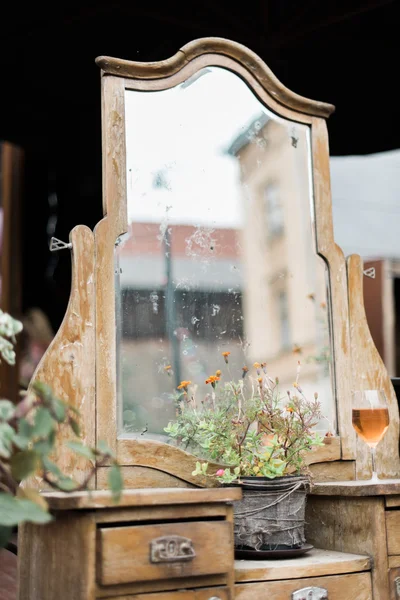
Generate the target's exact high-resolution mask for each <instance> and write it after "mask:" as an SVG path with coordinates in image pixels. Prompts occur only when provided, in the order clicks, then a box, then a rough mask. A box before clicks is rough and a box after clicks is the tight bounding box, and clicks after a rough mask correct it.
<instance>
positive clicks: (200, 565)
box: [97, 521, 233, 585]
mask: <svg viewBox="0 0 400 600" xmlns="http://www.w3.org/2000/svg"><path fill="white" fill-rule="evenodd" d="M164 536H182V537H184V538H188V539H190V540H191V541H192V544H193V549H194V552H195V556H194V558H193V559H192V560H188V561H184V560H180V561H177V562H165V563H152V562H151V560H150V547H151V544H152V543H153V542H154V540H156V539H157V538H160V537H164ZM98 543H99V548H98V559H97V567H98V581H99V583H100V584H101V585H113V584H114V585H115V584H120V583H129V582H135V581H154V580H160V579H161V580H162V579H175V578H178V577H189V576H199V575H214V574H219V573H227V572H228V571H229V570H230V569H231V568H232V566H233V531H232V527H231V525H230V524H229V523H226V522H218V521H217V522H209V523H207V522H191V523H167V524H163V525H146V526H137V527H110V528H102V529H100V530H99V533H98Z"/></svg>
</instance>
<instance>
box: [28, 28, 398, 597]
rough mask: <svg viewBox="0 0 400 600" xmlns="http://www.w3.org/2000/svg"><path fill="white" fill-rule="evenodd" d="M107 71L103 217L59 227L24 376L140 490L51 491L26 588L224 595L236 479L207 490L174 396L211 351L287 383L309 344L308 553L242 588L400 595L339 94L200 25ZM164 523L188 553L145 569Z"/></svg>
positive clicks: (243, 576) (31, 592)
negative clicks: (169, 47)
mask: <svg viewBox="0 0 400 600" xmlns="http://www.w3.org/2000/svg"><path fill="white" fill-rule="evenodd" d="M97 64H98V66H99V67H100V68H101V80H102V131H103V141H102V146H103V184H104V185H103V209H104V210H103V212H104V218H103V219H102V220H101V221H100V222H99V223H98V225H97V226H96V228H95V230H94V231H91V230H90V229H89V228H87V227H84V226H80V225H78V226H77V227H75V229H73V231H72V232H71V236H70V244H71V247H72V264H73V275H72V284H71V285H72V287H71V298H70V303H69V306H68V309H67V312H66V315H65V318H64V321H63V323H62V326H61V328H60V330H59V331H58V333H57V335H56V337H55V339H54V341H53V343H52V345H51V347H50V348H49V350H48V352H47V354H46V355H45V356H44V358H43V360H42V362H41V364H40V365H39V367H38V370H37V372H36V374H35V378H36V380H40V381H45V382H47V383H49V384H50V385H52V387H53V389H54V391H55V392H56V393H57V394H58V395H59V396H60V397H62V398H64V399H66V400H69V401H70V402H72V403H74V404H75V405H76V406H77V407H78V408H79V410H80V412H81V414H82V420H83V425H84V439H85V441H86V442H87V443H88V444H90V445H94V444H96V443H97V441H99V440H104V441H105V442H106V443H107V444H108V446H109V447H110V448H111V449H112V450H113V452H114V453H115V455H116V457H117V459H118V461H119V463H120V464H121V466H122V473H123V477H124V482H125V487H126V489H127V490H129V489H132V490H133V489H138V488H142V491H141V492H140V493H139V492H133V491H126V492H124V495H123V502H122V505H121V506H120V507H118V508H112V507H111V506H108V505H107V506H106V505H105V504H104V502H106V501H105V500H104V499H105V498H107V495H104V494H107V493H103V492H100V491H98V492H96V494H99V496H97V495H96V494H94V495H93V499H92V500H85V501H83V504H82V505H79V500H78V499H76V498H74V496H71V500H70V501H68V500H67V499H59V500H58V499H57V497H54V500H53V501H52V502H53V507H54V510H55V511H56V512H57V514H59V519H57V520H56V521H55V523H54V524H53V525H51V526H49V527H47V528H43V529H40V530H39V529H35V528H33V527H31V526H27V527H25V528H24V529H23V531H22V536H21V538H22V541H21V544H22V546H21V547H22V550H21V557H20V562H21V582H22V588H21V595H20V600H28V598H29V600H50V599H51V600H53V599H55V598H59V599H60V600H61V599H62V598H71V600H72V598H73V600H83V599H89V598H90V599H92V598H95V597H102V598H112V597H118V598H119V599H120V600H128V598H132V599H133V598H136V599H137V600H139V599H140V600H156V599H157V600H172V599H173V598H177V599H181V600H217V599H220V600H227V599H228V598H232V593H233V592H232V590H233V570H232V569H233V562H232V561H233V546H232V538H231V530H230V523H231V519H232V508H231V506H230V505H229V501H230V500H233V499H234V496H233V495H232V494H234V492H233V491H231V490H224V491H221V490H216V491H215V493H214V492H213V491H212V490H211V489H208V488H213V487H215V479H214V478H213V477H208V476H200V477H199V476H197V475H195V474H194V473H193V472H194V470H195V467H196V461H197V460H198V459H197V458H196V456H194V455H193V454H192V453H191V452H190V451H189V450H190V446H189V444H188V446H187V448H186V450H184V449H182V448H180V447H177V446H176V445H174V444H173V443H171V439H170V438H169V437H168V436H167V434H166V433H165V427H166V426H167V424H168V422H169V420H171V419H173V417H174V414H175V413H174V410H175V409H174V403H173V398H174V396H173V394H172V395H171V392H172V390H173V389H175V390H176V388H177V387H178V383H179V381H180V380H184V379H187V380H192V381H193V382H196V385H197V386H198V387H199V388H201V386H203V387H204V385H205V384H204V379H205V376H208V375H209V372H211V369H212V368H213V369H214V370H215V369H219V368H220V362H221V361H222V358H221V354H222V353H223V351H225V355H228V354H230V367H231V368H232V369H233V368H234V369H235V370H237V369H239V371H240V373H241V369H242V366H243V363H244V360H246V363H244V364H249V365H251V364H252V363H253V361H257V360H265V361H267V364H268V366H269V368H270V369H271V373H272V374H273V375H274V376H275V375H276V376H277V377H278V378H279V380H280V381H282V385H284V386H285V385H290V382H292V381H293V379H294V377H293V369H292V366H293V365H294V372H295V368H296V365H297V360H299V359H301V361H302V363H303V373H304V375H303V376H304V377H305V380H306V383H305V384H304V385H305V388H307V390H308V391H307V393H309V392H310V391H311V392H313V391H314V390H315V389H317V390H320V392H319V397H320V399H321V402H322V406H323V411H324V420H323V422H322V423H321V430H322V431H326V432H328V430H329V432H330V433H331V434H333V435H332V436H329V437H326V439H324V444H323V445H322V446H321V447H319V448H317V449H315V450H314V451H313V452H310V457H309V459H308V462H309V466H310V470H311V472H312V474H313V478H314V483H315V487H314V489H313V491H312V493H311V495H310V497H309V500H308V512H307V538H308V540H309V541H310V543H311V544H313V545H314V547H315V548H314V550H312V551H311V552H310V553H308V554H307V555H304V556H302V557H298V558H293V559H290V560H289V559H288V560H283V559H280V560H270V561H257V562H254V561H247V560H246V561H236V563H235V575H234V578H235V581H236V584H235V588H234V597H235V598H236V599H237V600H249V599H256V600H399V598H400V501H399V498H400V487H399V486H400V480H399V477H400V457H399V409H398V404H397V400H396V396H395V393H394V390H393V387H392V384H391V381H390V378H389V376H388V373H387V371H386V368H385V366H384V364H383V362H382V360H381V358H380V356H379V354H378V352H377V350H376V348H375V345H374V343H373V340H372V338H371V335H370V332H369V329H368V324H367V321H366V317H365V311H364V303H363V278H364V272H363V263H362V259H361V258H360V257H359V256H357V255H352V256H350V257H348V258H347V259H346V257H345V256H344V254H343V252H342V250H341V248H340V247H339V246H338V245H337V244H336V243H335V237H334V230H333V215H332V203H331V189H330V170H329V145H328V135H327V127H326V119H327V118H328V117H329V115H330V114H331V113H332V112H333V110H334V107H333V106H331V105H329V104H325V103H322V102H316V101H312V100H308V99H306V98H303V97H301V96H298V95H297V94H295V93H293V92H291V91H290V90H288V89H287V88H286V87H285V86H284V85H282V84H281V83H280V82H279V81H278V80H277V79H276V77H275V76H274V75H273V73H272V72H271V71H270V70H269V68H268V67H267V66H266V65H265V64H264V63H263V62H262V60H261V59H260V58H259V57H258V56H256V55H255V54H254V53H253V52H252V51H251V50H249V49H247V48H245V47H243V46H241V45H240V44H237V43H235V42H231V41H229V40H223V39H214V38H207V39H201V40H196V41H194V42H191V43H189V44H187V45H186V46H185V47H183V48H182V49H181V50H180V51H179V52H178V53H177V54H176V55H175V56H174V57H172V58H170V59H167V60H165V61H162V62H159V63H138V62H131V61H128V60H122V59H117V58H108V57H101V58H99V59H98V60H97ZM71 77H72V75H71ZM249 107H250V108H249ZM229 119H230V120H229ZM232 123H233V125H234V127H232ZM350 134H351V132H349V135H350ZM174 152H175V153H174ZM229 177H231V179H229ZM232 177H233V178H234V181H235V185H236V186H239V187H236V188H234V187H229V186H230V185H231V183H232V181H233V180H232ZM227 178H228V179H229V181H230V182H231V183H229V185H228V183H227V182H228V179H227ZM221 182H222V183H221ZM232 185H233V184H232ZM316 260H317V261H319V262H313V261H316ZM321 269H322V271H321ZM313 286H314V287H313ZM310 302H311V305H310V304H309V303H310ZM310 306H312V308H310ZM321 311H323V313H321ZM321 314H322V316H321ZM321 320H322V321H323V323H324V327H323V329H322V330H321V329H319V326H318V325H317V324H318V323H320V322H321ZM310 332H312V335H311V334H310ZM310 335H311V337H310ZM311 338H312V339H311ZM321 340H322V345H321V344H320V343H319V342H320V341H321ZM291 342H292V343H293V344H294V343H295V345H294V346H293V347H292V346H291ZM218 360H219V361H220V362H218ZM222 366H224V365H223V363H222ZM365 389H372V390H375V389H383V390H384V392H385V395H386V398H387V402H388V409H389V417H390V424H389V427H388V430H387V432H386V434H385V436H384V439H383V440H382V442H381V443H380V444H379V446H378V449H377V470H378V473H379V477H380V478H381V481H380V482H379V483H377V484H375V485H370V484H368V482H366V480H368V478H369V477H370V474H371V462H370V461H371V459H370V453H369V450H368V448H367V446H366V444H364V443H363V442H362V441H360V440H358V439H357V438H356V434H355V432H354V430H353V427H352V415H351V391H352V390H365ZM63 435H65V434H64V433H63V432H61V436H63ZM58 462H59V465H60V467H61V468H63V469H65V470H66V471H68V472H69V473H70V474H71V475H73V476H75V477H76V478H77V479H78V480H79V481H82V480H83V478H84V477H85V475H86V474H87V473H88V470H89V468H90V465H88V464H87V462H85V460H84V459H83V458H82V459H79V460H77V459H76V458H73V457H72V456H71V455H70V454H69V453H68V451H63V452H62V453H60V455H59V456H58ZM218 468H219V465H211V466H210V472H211V474H212V473H215V471H216V469H218ZM108 469H109V467H108V466H107V465H105V466H102V467H99V468H98V469H97V473H96V482H95V486H96V488H97V490H103V489H104V488H106V487H107V472H108ZM160 488H163V489H164V491H161V490H160ZM188 488H198V489H197V490H196V489H189V490H188ZM201 488H207V489H203V490H202V489H201ZM151 489H154V492H152V491H151ZM235 493H236V492H235ZM195 494H197V496H195ZM189 497H191V498H192V497H193V498H195V497H196V498H197V499H196V500H195V501H194V500H193V502H192V501H190V502H189V500H188V498H189ZM96 498H99V499H101V500H99V501H98V503H97V501H96V500H95V499H96ZM139 498H140V499H142V500H141V502H142V501H143V504H141V505H140V503H139V500H138V499H139ZM157 498H158V499H160V498H163V500H162V502H161V503H160V504H157V502H158V501H156V500H157ZM69 502H70V503H69ZM64 511H66V514H68V521H66V520H65V517H64V516H62V515H63V513H64ZM71 523H72V525H71ZM170 535H174V536H175V535H178V536H182V537H184V538H188V539H191V540H193V541H194V546H195V547H197V549H196V557H193V561H189V560H187V561H186V557H185V561H184V562H183V563H181V562H179V561H177V562H176V563H175V564H174V565H172V564H170V565H168V566H165V565H164V566H160V564H158V565H157V564H150V563H149V560H150V558H149V557H150V556H151V554H149V552H150V551H149V544H150V546H151V544H152V542H153V540H154V539H157V538H159V537H164V536H170ZM58 539H59V540H60V543H59V544H58V543H57V541H56V540H58ZM143 548H146V550H144V549H143ZM60 551H61V552H62V553H63V556H62V557H60V556H59V554H60ZM46 561H48V566H47V564H46V574H45V575H44V571H43V565H44V563H45V562H46ZM54 565H56V566H57V569H56V574H55V570H54V568H51V567H52V566H54ZM95 567H96V568H95ZM78 572H79V573H80V575H79V576H78V575H77V573H78ZM178 575H179V576H178ZM81 577H83V578H84V579H83V580H82V581H81V579H80V578H81ZM178 580H179V582H178ZM50 582H51V583H50ZM54 586H55V587H54ZM49 589H50V590H52V589H56V590H57V593H56V594H53V596H49V595H48V594H49V593H50V592H49V591H48V590H49ZM51 593H53V592H51ZM46 594H47V595H46Z"/></svg>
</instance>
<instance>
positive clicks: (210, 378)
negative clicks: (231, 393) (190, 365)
mask: <svg viewBox="0 0 400 600" xmlns="http://www.w3.org/2000/svg"><path fill="white" fill-rule="evenodd" d="M219 380H220V377H217V376H216V375H210V377H209V378H208V379H206V383H211V384H213V383H214V384H215V382H216V381H219Z"/></svg>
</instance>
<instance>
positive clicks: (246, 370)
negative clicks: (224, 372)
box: [242, 366, 249, 379]
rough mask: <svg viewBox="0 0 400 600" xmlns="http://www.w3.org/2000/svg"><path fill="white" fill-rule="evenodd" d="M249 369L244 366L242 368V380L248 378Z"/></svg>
mask: <svg viewBox="0 0 400 600" xmlns="http://www.w3.org/2000/svg"><path fill="white" fill-rule="evenodd" d="M248 371H249V369H248V367H246V366H244V367H242V379H244V378H245V377H246V373H248Z"/></svg>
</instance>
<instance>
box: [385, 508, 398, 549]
mask: <svg viewBox="0 0 400 600" xmlns="http://www.w3.org/2000/svg"><path fill="white" fill-rule="evenodd" d="M386 534H387V543H388V553H389V554H400V510H388V511H387V512H386Z"/></svg>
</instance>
